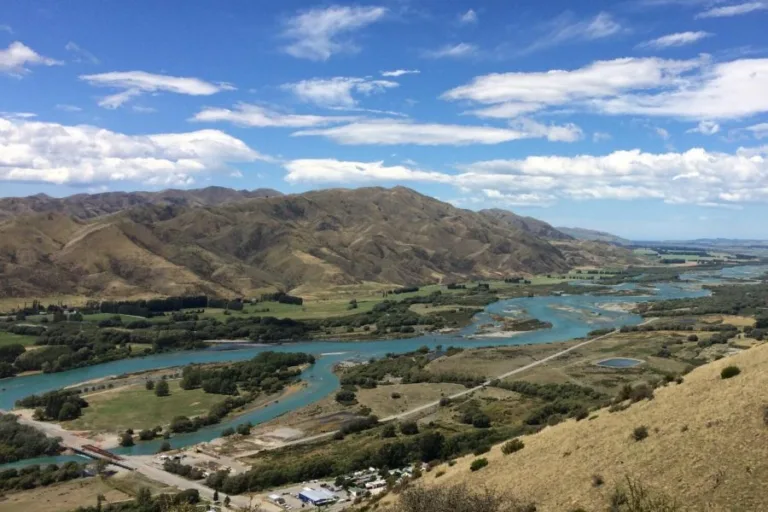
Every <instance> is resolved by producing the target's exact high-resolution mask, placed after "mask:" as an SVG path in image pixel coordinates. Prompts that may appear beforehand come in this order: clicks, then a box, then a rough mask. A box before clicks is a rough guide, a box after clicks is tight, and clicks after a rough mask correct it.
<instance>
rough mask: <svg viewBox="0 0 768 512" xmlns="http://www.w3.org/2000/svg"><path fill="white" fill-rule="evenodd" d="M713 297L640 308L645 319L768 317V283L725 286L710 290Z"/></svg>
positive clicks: (650, 303) (714, 287)
mask: <svg viewBox="0 0 768 512" xmlns="http://www.w3.org/2000/svg"><path fill="white" fill-rule="evenodd" d="M710 289H711V291H712V295H710V296H708V297H697V298H689V299H672V300H662V301H657V302H646V303H643V304H640V305H639V310H640V311H641V312H642V314H643V315H644V316H691V315H709V314H724V315H758V316H759V315H764V314H765V310H764V309H763V308H764V307H765V305H766V304H768V283H760V284H754V285H742V284H738V285H721V286H713V287H711V288H710Z"/></svg>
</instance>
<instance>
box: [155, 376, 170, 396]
mask: <svg viewBox="0 0 768 512" xmlns="http://www.w3.org/2000/svg"><path fill="white" fill-rule="evenodd" d="M170 394H171V390H170V389H169V387H168V382H167V381H165V380H161V381H160V382H158V383H157V384H156V385H155V395H157V396H168V395H170Z"/></svg>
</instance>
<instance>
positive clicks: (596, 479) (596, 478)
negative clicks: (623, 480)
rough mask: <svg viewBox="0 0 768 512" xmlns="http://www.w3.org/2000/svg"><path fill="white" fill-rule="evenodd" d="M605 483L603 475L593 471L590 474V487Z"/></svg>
mask: <svg viewBox="0 0 768 512" xmlns="http://www.w3.org/2000/svg"><path fill="white" fill-rule="evenodd" d="M604 483H605V480H604V479H603V475H598V474H597V473H595V474H594V475H592V487H600V486H602V485H603V484H604Z"/></svg>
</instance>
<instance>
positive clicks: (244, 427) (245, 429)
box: [237, 422, 253, 436]
mask: <svg viewBox="0 0 768 512" xmlns="http://www.w3.org/2000/svg"><path fill="white" fill-rule="evenodd" d="M252 426H253V425H251V423H250V422H248V423H241V424H239V425H238V426H237V433H238V434H240V435H241V436H247V435H248V434H250V433H251V427H252Z"/></svg>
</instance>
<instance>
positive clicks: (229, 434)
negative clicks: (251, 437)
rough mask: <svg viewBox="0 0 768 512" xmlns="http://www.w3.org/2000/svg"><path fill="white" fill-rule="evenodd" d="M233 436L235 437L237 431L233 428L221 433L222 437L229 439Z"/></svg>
mask: <svg viewBox="0 0 768 512" xmlns="http://www.w3.org/2000/svg"><path fill="white" fill-rule="evenodd" d="M232 435H235V429H234V428H232V427H227V428H225V429H224V430H222V431H221V437H229V436H232Z"/></svg>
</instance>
